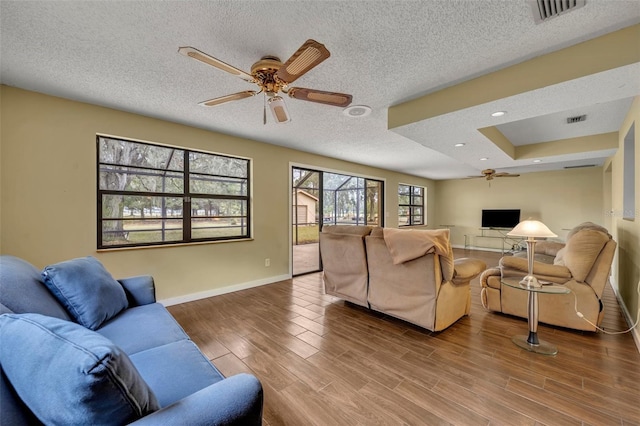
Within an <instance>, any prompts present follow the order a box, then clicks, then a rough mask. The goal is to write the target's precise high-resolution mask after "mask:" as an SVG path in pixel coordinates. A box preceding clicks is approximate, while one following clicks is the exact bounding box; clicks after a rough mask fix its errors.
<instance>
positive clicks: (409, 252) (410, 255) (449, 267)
mask: <svg viewBox="0 0 640 426" xmlns="http://www.w3.org/2000/svg"><path fill="white" fill-rule="evenodd" d="M382 232H383V235H384V242H385V244H386V246H387V248H388V249H389V252H390V253H391V258H392V259H393V264H394V265H398V264H400V263H404V262H407V261H409V260H413V259H417V258H419V257H421V256H424V255H425V254H427V253H435V254H437V255H438V256H440V268H441V269H442V279H443V280H444V281H450V280H451V279H453V271H454V266H455V265H454V263H453V249H452V248H451V242H450V241H449V230H448V229H433V230H432V229H425V230H418V229H395V228H383V229H382Z"/></svg>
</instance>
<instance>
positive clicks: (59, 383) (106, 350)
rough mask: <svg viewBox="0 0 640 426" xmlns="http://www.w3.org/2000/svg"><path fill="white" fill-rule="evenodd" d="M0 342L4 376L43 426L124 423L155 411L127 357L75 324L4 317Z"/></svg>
mask: <svg viewBox="0 0 640 426" xmlns="http://www.w3.org/2000/svg"><path fill="white" fill-rule="evenodd" d="M0 340H1V341H2V345H1V346H0V364H2V369H3V370H4V373H5V375H6V376H7V378H8V379H9V381H10V382H11V385H12V386H13V388H14V389H15V391H16V392H17V393H18V395H19V396H20V398H21V399H22V401H23V402H24V403H25V404H26V405H27V406H28V407H29V409H30V410H31V411H32V412H33V413H34V414H35V415H36V416H37V417H38V419H39V420H40V421H41V422H43V423H45V424H60V425H62V424H63V425H89V424H90V425H102V424H110V425H115V424H125V423H130V422H133V421H135V420H137V419H139V418H141V417H143V416H145V415H147V414H149V413H151V412H153V411H156V410H158V409H159V405H158V402H157V400H156V397H155V395H154V394H153V392H152V391H151V389H149V387H148V385H147V383H146V382H145V381H144V380H143V379H142V377H140V375H139V373H138V371H137V370H136V368H135V367H134V366H133V364H132V363H131V361H130V360H129V357H127V355H126V354H125V353H124V352H123V351H122V350H121V349H119V348H118V347H117V346H116V345H114V344H113V343H112V342H111V341H110V340H109V339H107V338H106V337H104V336H101V335H100V334H98V333H96V332H94V331H90V330H87V329H86V328H84V327H82V326H80V325H78V324H76V323H73V322H70V321H65V320H61V319H58V318H53V317H48V316H45V315H40V314H4V315H0Z"/></svg>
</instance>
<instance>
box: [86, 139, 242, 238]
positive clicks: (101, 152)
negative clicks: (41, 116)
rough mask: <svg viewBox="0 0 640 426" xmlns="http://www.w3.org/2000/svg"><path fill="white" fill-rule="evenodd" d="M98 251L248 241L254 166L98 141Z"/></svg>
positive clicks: (130, 143) (199, 154) (224, 158)
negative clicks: (251, 177)
mask: <svg viewBox="0 0 640 426" xmlns="http://www.w3.org/2000/svg"><path fill="white" fill-rule="evenodd" d="M97 145H98V146H97V152H98V162H97V163H98V164H97V167H98V209H97V211H98V229H99V230H100V231H99V233H98V244H97V245H98V248H114V247H131V246H145V245H161V244H175V243H189V242H195V241H198V242H200V241H215V240H223V239H233V238H248V237H250V230H249V219H250V218H249V210H250V209H249V194H250V190H249V185H250V179H249V173H250V169H251V168H250V160H248V159H244V158H236V157H230V156H225V155H219V154H211V153H203V152H195V151H189V150H185V149H178V148H171V147H165V146H160V145H154V144H150V143H143V142H134V141H128V140H122V139H116V138H109V137H104V136H98V137H97Z"/></svg>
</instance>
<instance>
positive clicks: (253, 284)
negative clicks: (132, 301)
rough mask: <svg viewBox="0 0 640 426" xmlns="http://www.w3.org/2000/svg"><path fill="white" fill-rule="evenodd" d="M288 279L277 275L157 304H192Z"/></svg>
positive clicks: (169, 299)
mask: <svg viewBox="0 0 640 426" xmlns="http://www.w3.org/2000/svg"><path fill="white" fill-rule="evenodd" d="M290 278H291V275H278V276H275V277H269V278H263V279H261V280H256V281H249V282H246V283H240V284H233V285H229V286H225V287H220V288H214V289H212V290H207V291H200V292H198V293H191V294H185V295H184V296H177V297H170V298H168V299H162V300H158V302H159V303H161V304H163V305H164V306H171V305H178V304H180V303H187V302H193V301H194V300H200V299H206V298H207V297H213V296H220V295H221V294H227V293H233V292H234V291H240V290H246V289H248V288H253V287H259V286H261V285H267V284H273V283H277V282H278V281H284V280H288V279H290Z"/></svg>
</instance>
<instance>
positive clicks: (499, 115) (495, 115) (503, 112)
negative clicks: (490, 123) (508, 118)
mask: <svg viewBox="0 0 640 426" xmlns="http://www.w3.org/2000/svg"><path fill="white" fill-rule="evenodd" d="M506 113H507V111H496V112H494V113H492V114H491V116H492V117H502V116H503V115H505V114H506Z"/></svg>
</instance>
